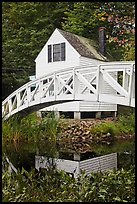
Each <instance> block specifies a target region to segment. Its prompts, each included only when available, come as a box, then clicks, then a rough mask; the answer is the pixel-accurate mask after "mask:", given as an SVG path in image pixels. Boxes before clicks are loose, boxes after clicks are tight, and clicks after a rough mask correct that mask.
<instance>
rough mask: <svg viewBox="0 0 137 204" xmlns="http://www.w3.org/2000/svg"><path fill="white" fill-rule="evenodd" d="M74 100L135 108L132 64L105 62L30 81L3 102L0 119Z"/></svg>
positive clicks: (133, 65)
mask: <svg viewBox="0 0 137 204" xmlns="http://www.w3.org/2000/svg"><path fill="white" fill-rule="evenodd" d="M116 76H117V77H116ZM116 78H118V79H119V80H117V79H116ZM104 83H107V84H108V85H109V86H110V87H111V89H112V92H111V93H105V92H104V91H102V90H103V86H104ZM78 100H79V101H81V100H85V101H99V102H109V103H113V104H121V105H126V106H131V107H135V63H134V62H107V63H105V64H104V63H103V64H100V65H98V66H89V67H87V66H86V67H74V68H68V69H65V70H63V71H58V72H55V73H51V74H49V75H46V76H43V77H41V78H38V79H36V80H33V81H30V82H28V83H26V84H25V85H23V86H22V87H20V88H19V89H17V90H16V91H14V92H13V93H12V94H11V95H9V96H8V97H7V98H6V99H5V100H4V101H3V103H2V117H3V118H5V119H7V118H8V117H10V116H11V115H13V114H15V113H17V112H20V111H24V110H26V111H27V112H28V111H36V110H39V109H41V108H44V107H48V106H50V105H54V104H59V103H64V102H69V101H78Z"/></svg>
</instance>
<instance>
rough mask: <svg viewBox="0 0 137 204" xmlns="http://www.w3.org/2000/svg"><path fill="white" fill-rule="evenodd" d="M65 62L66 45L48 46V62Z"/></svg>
mask: <svg viewBox="0 0 137 204" xmlns="http://www.w3.org/2000/svg"><path fill="white" fill-rule="evenodd" d="M57 61H65V43H59V44H54V45H48V62H57Z"/></svg>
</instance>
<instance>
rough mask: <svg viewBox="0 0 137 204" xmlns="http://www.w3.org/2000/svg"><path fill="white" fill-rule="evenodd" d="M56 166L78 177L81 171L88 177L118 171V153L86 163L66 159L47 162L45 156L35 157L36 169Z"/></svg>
mask: <svg viewBox="0 0 137 204" xmlns="http://www.w3.org/2000/svg"><path fill="white" fill-rule="evenodd" d="M52 164H54V165H56V167H57V169H58V170H64V171H65V172H68V173H71V174H74V177H77V176H78V175H79V174H80V172H81V171H85V173H86V174H87V175H89V174H90V173H91V172H100V171H102V172H103V171H106V170H109V169H114V168H115V169H117V153H112V154H107V155H104V156H100V157H96V158H92V159H86V160H84V161H71V160H66V159H56V158H55V159H52V158H50V159H49V160H47V158H46V157H43V156H35V168H36V169H37V170H39V168H47V167H49V166H50V165H52Z"/></svg>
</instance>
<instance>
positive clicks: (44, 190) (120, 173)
mask: <svg viewBox="0 0 137 204" xmlns="http://www.w3.org/2000/svg"><path fill="white" fill-rule="evenodd" d="M2 201H3V202H117V201H120V202H132V201H135V168H134V166H130V168H129V169H128V170H124V169H120V170H110V171H107V172H104V173H102V172H98V173H91V174H90V175H89V176H87V175H86V174H84V172H83V173H82V174H81V175H80V176H79V177H78V178H76V179H75V178H72V177H70V176H69V175H68V174H67V173H65V172H64V171H57V170H56V168H52V169H49V170H45V169H42V170H41V171H40V172H37V171H35V170H34V169H32V170H31V171H30V172H27V171H25V170H24V169H22V171H18V174H14V175H12V176H10V175H9V174H8V173H7V172H5V173H4V174H3V176H2Z"/></svg>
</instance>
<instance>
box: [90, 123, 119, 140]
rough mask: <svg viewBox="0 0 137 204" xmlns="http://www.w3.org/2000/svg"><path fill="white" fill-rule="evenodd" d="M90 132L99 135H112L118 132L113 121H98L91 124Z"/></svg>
mask: <svg viewBox="0 0 137 204" xmlns="http://www.w3.org/2000/svg"><path fill="white" fill-rule="evenodd" d="M90 132H91V133H92V134H94V135H96V136H99V137H101V136H102V135H106V134H110V135H111V136H114V135H116V134H117V133H118V129H117V127H116V126H115V124H114V123H113V122H100V123H98V124H96V125H94V126H92V127H91V129H90Z"/></svg>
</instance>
